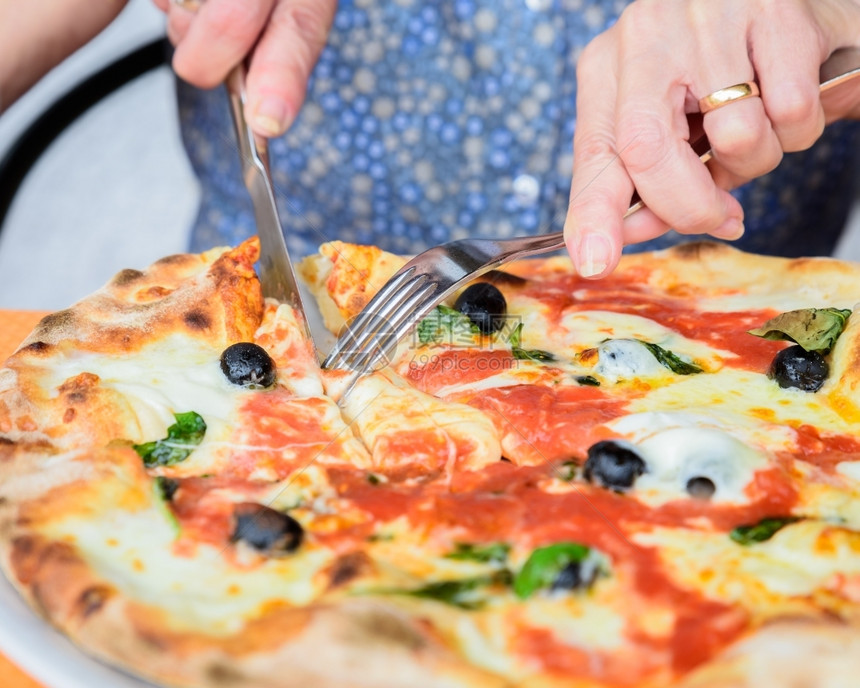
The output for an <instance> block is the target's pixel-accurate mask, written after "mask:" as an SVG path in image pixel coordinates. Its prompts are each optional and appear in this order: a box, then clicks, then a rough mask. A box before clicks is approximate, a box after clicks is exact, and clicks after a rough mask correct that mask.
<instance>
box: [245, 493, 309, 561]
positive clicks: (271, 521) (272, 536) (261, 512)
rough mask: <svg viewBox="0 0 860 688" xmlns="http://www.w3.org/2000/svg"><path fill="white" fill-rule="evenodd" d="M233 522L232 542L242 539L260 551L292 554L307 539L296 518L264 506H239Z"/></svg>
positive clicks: (250, 503) (252, 504)
mask: <svg viewBox="0 0 860 688" xmlns="http://www.w3.org/2000/svg"><path fill="white" fill-rule="evenodd" d="M233 520H234V527H233V534H232V535H231V537H230V541H231V542H239V541H240V540H241V541H243V542H245V543H247V544H248V545H250V546H251V547H253V548H254V549H256V550H259V551H260V552H266V553H268V554H276V553H278V552H293V551H295V550H296V549H298V547H299V545H301V544H302V539H303V538H304V529H303V528H302V526H301V524H300V523H299V522H298V521H297V520H296V519H294V518H293V517H292V516H288V515H287V514H285V513H282V512H280V511H276V510H275V509H272V508H270V507H267V506H263V505H262V504H256V503H254V502H243V503H241V504H237V505H236V506H235V507H234V508H233Z"/></svg>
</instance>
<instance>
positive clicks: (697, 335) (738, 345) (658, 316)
mask: <svg viewBox="0 0 860 688" xmlns="http://www.w3.org/2000/svg"><path fill="white" fill-rule="evenodd" d="M599 284H600V286H599V287H595V285H594V283H593V282H586V281H585V280H582V279H580V278H577V277H575V276H570V275H564V276H561V277H555V278H552V279H548V280H539V281H535V282H534V283H532V284H531V285H530V286H527V287H526V288H524V289H523V290H522V291H520V292H519V293H520V294H521V295H523V296H526V297H529V298H533V299H535V300H536V301H538V302H540V303H541V304H542V305H544V306H545V307H547V308H548V310H549V313H548V317H549V319H550V322H554V323H558V322H559V321H560V320H561V318H562V317H563V316H564V315H565V314H567V313H570V312H575V311H587V310H596V311H609V312H613V313H630V314H631V315H637V316H640V317H643V318H649V319H650V320H653V321H654V322H656V323H659V324H660V325H663V326H664V327H667V328H669V329H671V330H673V331H675V332H677V333H678V334H681V335H683V336H684V337H687V338H689V339H695V340H698V341H701V342H704V343H706V344H708V345H709V346H711V347H714V348H718V349H721V350H724V351H731V352H732V353H734V354H736V356H737V358H731V359H727V360H726V361H725V363H726V365H728V366H730V367H734V368H740V369H743V370H750V371H754V372H762V373H763V372H766V371H767V370H768V368H770V363H771V361H772V360H773V357H774V355H775V354H776V353H777V352H778V351H779V350H780V349H782V348H784V347H785V346H787V344H786V342H777V341H770V340H766V339H762V338H761V337H756V336H754V335H751V334H748V330H751V329H754V328H756V327H759V326H761V325H762V324H764V323H765V322H766V321H767V320H769V319H770V318H772V317H774V316H775V315H778V311H776V310H773V309H758V310H741V311H730V312H713V311H700V310H697V309H696V301H695V295H694V296H692V297H690V296H687V297H671V296H665V295H656V294H654V293H652V292H650V291H649V290H648V289H646V288H643V287H640V286H637V285H636V284H633V283H630V281H629V280H626V281H621V280H613V279H612V278H611V277H610V278H609V279H607V280H601V282H600V283H599Z"/></svg>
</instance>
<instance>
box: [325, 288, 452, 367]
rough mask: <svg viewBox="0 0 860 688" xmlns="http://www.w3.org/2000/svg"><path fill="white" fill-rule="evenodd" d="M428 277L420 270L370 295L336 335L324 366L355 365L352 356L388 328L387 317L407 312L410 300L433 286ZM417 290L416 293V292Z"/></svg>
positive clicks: (418, 298) (370, 343) (360, 353)
mask: <svg viewBox="0 0 860 688" xmlns="http://www.w3.org/2000/svg"><path fill="white" fill-rule="evenodd" d="M428 279H429V278H428V276H427V275H425V274H420V275H418V276H417V277H413V278H412V279H411V280H409V281H406V282H405V283H404V282H403V281H402V280H398V286H399V288H398V289H397V290H396V291H395V292H394V293H393V294H385V293H382V292H380V294H377V296H375V297H374V298H373V299H371V300H370V303H368V304H367V306H365V308H364V310H363V311H362V312H361V314H360V315H359V316H358V317H357V318H356V319H355V320H354V321H352V322H351V323H348V325H347V330H346V332H345V333H342V334H341V336H340V337H338V341H337V344H336V345H335V348H334V349H333V350H332V352H331V354H329V356H328V357H327V358H326V360H325V361H324V363H323V367H324V368H333V369H340V368H343V367H344V366H348V367H351V368H352V367H354V363H353V362H352V361H353V360H354V359H355V357H356V356H357V355H358V356H360V355H362V354H364V353H366V352H367V351H368V349H369V348H371V347H375V342H374V340H375V339H377V338H378V337H379V335H380V334H382V332H383V330H387V329H388V320H389V318H391V317H398V318H399V317H402V316H401V315H400V314H401V313H407V314H408V312H409V309H410V308H411V306H412V304H414V303H416V302H420V301H421V300H422V299H423V298H425V297H426V296H427V295H429V293H430V292H432V291H433V290H434V289H435V283H433V282H430V283H428ZM428 290H429V291H428ZM416 292H418V293H419V296H416Z"/></svg>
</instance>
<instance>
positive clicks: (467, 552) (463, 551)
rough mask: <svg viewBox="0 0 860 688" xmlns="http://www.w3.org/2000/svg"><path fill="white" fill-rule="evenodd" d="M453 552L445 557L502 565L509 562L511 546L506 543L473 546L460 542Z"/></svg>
mask: <svg viewBox="0 0 860 688" xmlns="http://www.w3.org/2000/svg"><path fill="white" fill-rule="evenodd" d="M454 547H455V549H454V551H453V552H449V553H448V554H446V555H445V558H446V559H460V560H468V561H479V562H482V563H485V564H489V563H493V564H502V563H504V562H505V561H507V558H508V553H509V552H510V551H511V546H510V545H509V544H507V543H505V542H494V543H493V544H491V545H472V544H469V543H468V542H458V543H457V544H456V545H455V546H454Z"/></svg>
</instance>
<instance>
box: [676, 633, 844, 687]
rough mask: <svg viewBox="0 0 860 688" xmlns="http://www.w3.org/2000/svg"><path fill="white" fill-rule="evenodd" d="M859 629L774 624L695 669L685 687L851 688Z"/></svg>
mask: <svg viewBox="0 0 860 688" xmlns="http://www.w3.org/2000/svg"><path fill="white" fill-rule="evenodd" d="M858 676H860V630H858V629H857V628H856V627H855V626H850V625H846V624H842V623H839V622H838V621H835V620H833V619H830V620H827V619H787V620H781V621H776V622H773V623H770V624H768V625H766V626H764V627H763V628H761V629H760V630H758V631H757V632H755V633H754V634H752V635H751V636H750V637H748V638H745V639H744V640H742V641H741V642H739V643H736V644H735V645H733V646H731V647H730V648H728V650H726V651H725V652H724V653H722V654H721V655H720V656H718V657H716V658H715V659H714V660H713V661H712V662H711V663H709V664H708V666H706V667H704V668H702V669H700V670H698V671H695V672H694V673H693V674H692V675H690V676H689V677H688V678H687V679H686V680H684V681H683V682H682V684H681V688H761V686H779V687H780V688H813V687H814V688H853V687H854V686H856V685H857V677H858Z"/></svg>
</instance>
